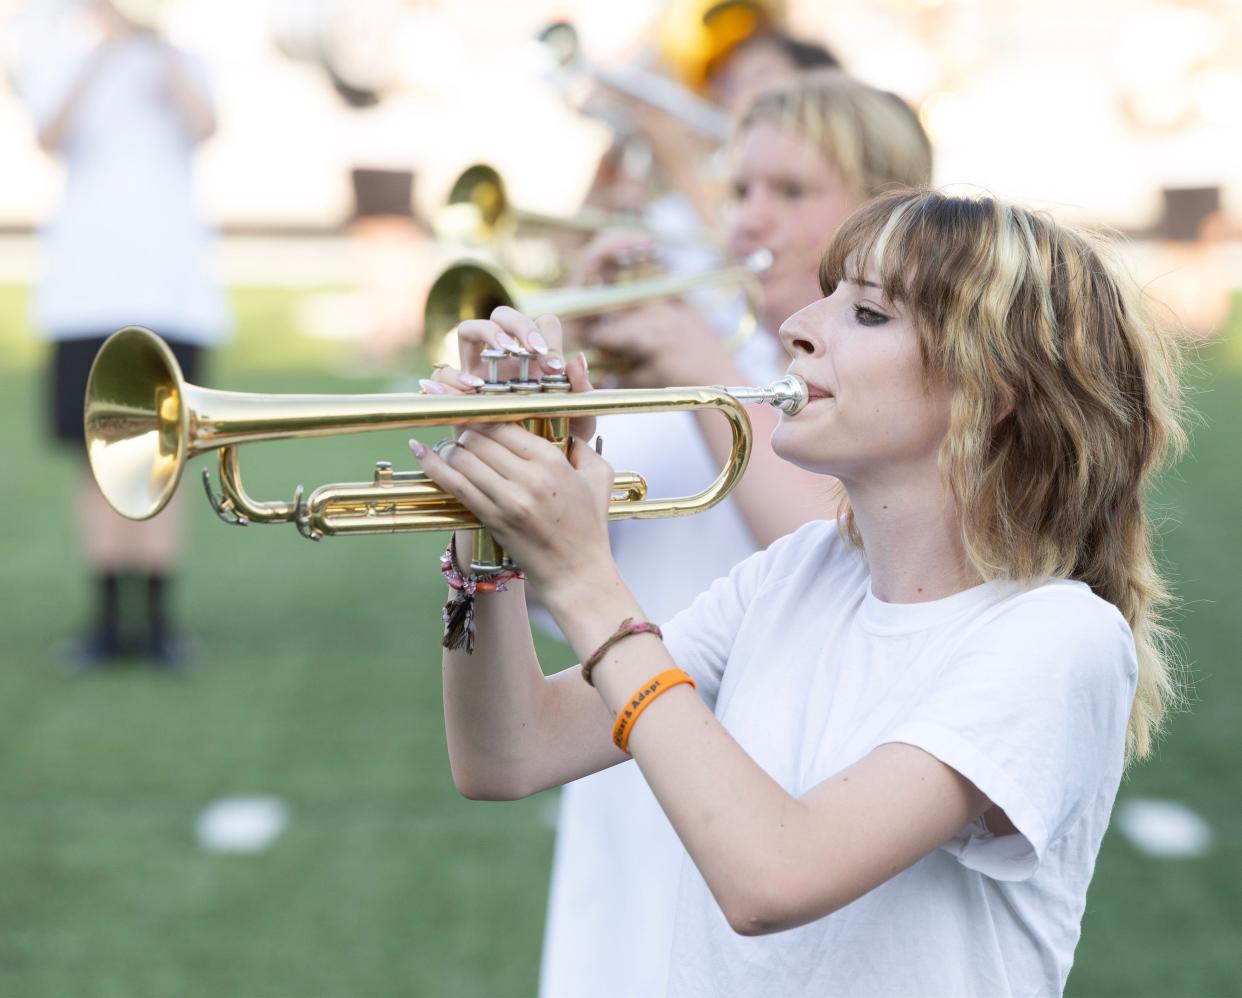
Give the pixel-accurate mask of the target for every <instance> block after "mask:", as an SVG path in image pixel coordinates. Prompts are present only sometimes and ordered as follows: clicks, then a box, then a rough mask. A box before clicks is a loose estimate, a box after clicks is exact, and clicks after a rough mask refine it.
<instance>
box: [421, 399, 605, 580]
mask: <svg viewBox="0 0 1242 998" xmlns="http://www.w3.org/2000/svg"><path fill="white" fill-rule="evenodd" d="M410 446H411V449H413V450H414V455H415V456H416V457H417V458H418V460H419V462H420V463H421V464H422V467H423V470H424V471H425V472H426V473H427V475H428V477H429V478H431V479H432V480H433V481H434V482H435V483H436V484H437V485H439V486H440V487H441V488H443V489H445V490H446V491H447V492H450V493H452V494H453V495H454V496H456V497H457V498H458V499H460V500H461V501H462V502H463V503H464V504H465V505H466V507H467V508H468V509H470V511H471V512H472V513H474V514H475V516H477V517H478V518H479V520H480V521H481V522H482V523H483V524H484V525H485V526H486V527H487V528H488V529H489V530H490V531H491V532H492V535H493V536H494V537H495V538H496V540H497V541H498V542H499V543H500V544H501V545H502V546H503V547H504V549H505V550H506V551H507V552H508V553H509V554H510V555H511V556H512V557H513V560H514V561H515V562H517V564H518V565H519V566H521V568H522V570H523V571H524V572H526V574H527V577H528V578H529V579H530V580H531V582H533V583H534V584H535V585H536V586H538V587H539V589H540V591H541V592H542V593H544V594H550V593H552V592H554V591H556V590H558V589H561V588H563V587H571V588H572V587H575V586H579V585H581V584H582V583H584V582H585V581H586V580H587V579H589V578H591V577H592V574H593V573H596V572H602V573H607V572H610V571H612V565H613V563H612V554H611V551H610V549H609V546H608V502H609V499H610V498H611V496H612V486H613V470H612V467H611V466H610V465H609V464H608V462H607V461H605V460H604V459H603V458H602V457H600V456H599V455H598V454H596V453H595V451H594V450H592V449H591V448H590V446H588V445H587V444H586V442H585V441H583V440H581V439H578V438H575V439H574V443H573V445H572V446H571V448H570V453H569V456H568V459H566V456H565V454H564V453H562V451H561V449H560V448H559V447H557V446H556V445H555V444H552V443H549V442H548V441H547V440H544V439H543V438H542V437H537V436H535V434H533V433H530V432H528V431H527V430H525V429H524V428H523V427H521V426H519V425H517V424H515V423H492V424H475V425H471V426H468V427H466V428H465V429H464V430H463V431H462V433H461V435H460V436H459V437H458V440H457V442H456V445H454V446H450V447H448V448H446V449H445V451H444V452H443V454H437V453H435V451H433V450H432V449H431V448H429V447H427V446H425V445H423V444H420V443H417V442H416V441H411V444H410Z"/></svg>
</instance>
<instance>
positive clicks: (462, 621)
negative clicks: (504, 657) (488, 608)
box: [440, 534, 526, 655]
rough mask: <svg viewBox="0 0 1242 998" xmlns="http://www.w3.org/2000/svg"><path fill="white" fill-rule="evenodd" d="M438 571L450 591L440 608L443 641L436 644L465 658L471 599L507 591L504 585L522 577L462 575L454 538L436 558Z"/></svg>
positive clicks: (470, 646) (470, 639) (469, 646)
mask: <svg viewBox="0 0 1242 998" xmlns="http://www.w3.org/2000/svg"><path fill="white" fill-rule="evenodd" d="M440 571H441V573H443V575H444V581H445V582H447V583H448V584H449V588H450V589H452V590H453V592H452V594H451V595H450V596H449V598H448V602H446V603H445V604H444V610H443V612H442V614H441V616H442V617H443V618H444V637H443V638H442V639H441V640H440V644H441V645H442V646H443V647H445V648H447V649H449V650H450V651H456V650H458V649H464V650H465V652H466V654H467V655H470V654H472V653H473V652H474V597H475V594H476V593H504V592H508V591H509V587H508V585H507V584H506V583H509V582H512V581H514V580H515V579H517V580H519V581H520V580H522V579H525V578H526V573H525V572H521V571H517V572H498V573H496V574H495V575H475V574H474V573H471V574H469V575H466V574H464V573H463V572H462V571H461V569H459V568H458V567H457V535H456V534H454V535H453V537H452V538H451V539H450V540H449V543H448V547H447V548H445V549H444V553H443V554H442V555H440Z"/></svg>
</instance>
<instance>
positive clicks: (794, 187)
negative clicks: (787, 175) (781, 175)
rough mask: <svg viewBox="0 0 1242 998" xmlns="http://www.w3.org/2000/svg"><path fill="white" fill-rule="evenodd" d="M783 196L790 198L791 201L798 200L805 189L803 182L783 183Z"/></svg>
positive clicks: (781, 189)
mask: <svg viewBox="0 0 1242 998" xmlns="http://www.w3.org/2000/svg"><path fill="white" fill-rule="evenodd" d="M780 191H781V197H783V198H788V199H789V200H790V201H796V200H798V198H800V197H802V195H803V189H802V185H801V184H794V183H786V184H781V187H780Z"/></svg>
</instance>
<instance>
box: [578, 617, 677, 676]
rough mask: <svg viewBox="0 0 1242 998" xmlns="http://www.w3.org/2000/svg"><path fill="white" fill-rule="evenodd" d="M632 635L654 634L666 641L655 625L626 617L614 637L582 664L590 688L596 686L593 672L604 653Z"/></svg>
mask: <svg viewBox="0 0 1242 998" xmlns="http://www.w3.org/2000/svg"><path fill="white" fill-rule="evenodd" d="M631 634H654V635H655V636H656V637H657V638H659V639H660V640H661V641H663V640H664V633H663V632H662V631H661V630H660V628H659V627H657V626H656V625H655V624H653V623H651V622H650V621H646V620H635V619H634V618H633V617H626V618H625V620H623V621H621V626H620V627H618V628H617V629H616V630H615V631H614V632H613V633H612V636H611V637H609V638H607V639H606V640H605V641H604V643H603V644H602V645H600V646H599V647H598V648H596V649H595V651H594V652H593V653H592V654H591V657H590V658H588V659H587V660H586V661H585V662H583V663H582V678H583V679H585V680H586V682H587V685H588V686H594V685H595V683H594V681H593V680H592V679H591V670H592V669H594V668H595V667H596V666H597V665H599V662H600V659H602V658H603V657H604V653H605V652H607V651H608V649H609V648H611V647H612V646H613V645H615V644H616V643H617V642H618V641H620V640H621V639H622V638H628V637H629V636H630V635H631Z"/></svg>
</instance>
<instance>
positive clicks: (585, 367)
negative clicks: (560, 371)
mask: <svg viewBox="0 0 1242 998" xmlns="http://www.w3.org/2000/svg"><path fill="white" fill-rule="evenodd" d="M578 356H579V358H581V360H582V371H583V373H584V374H590V373H591V367H590V365H589V364H587V359H586V354H584V353H580V354H578Z"/></svg>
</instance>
